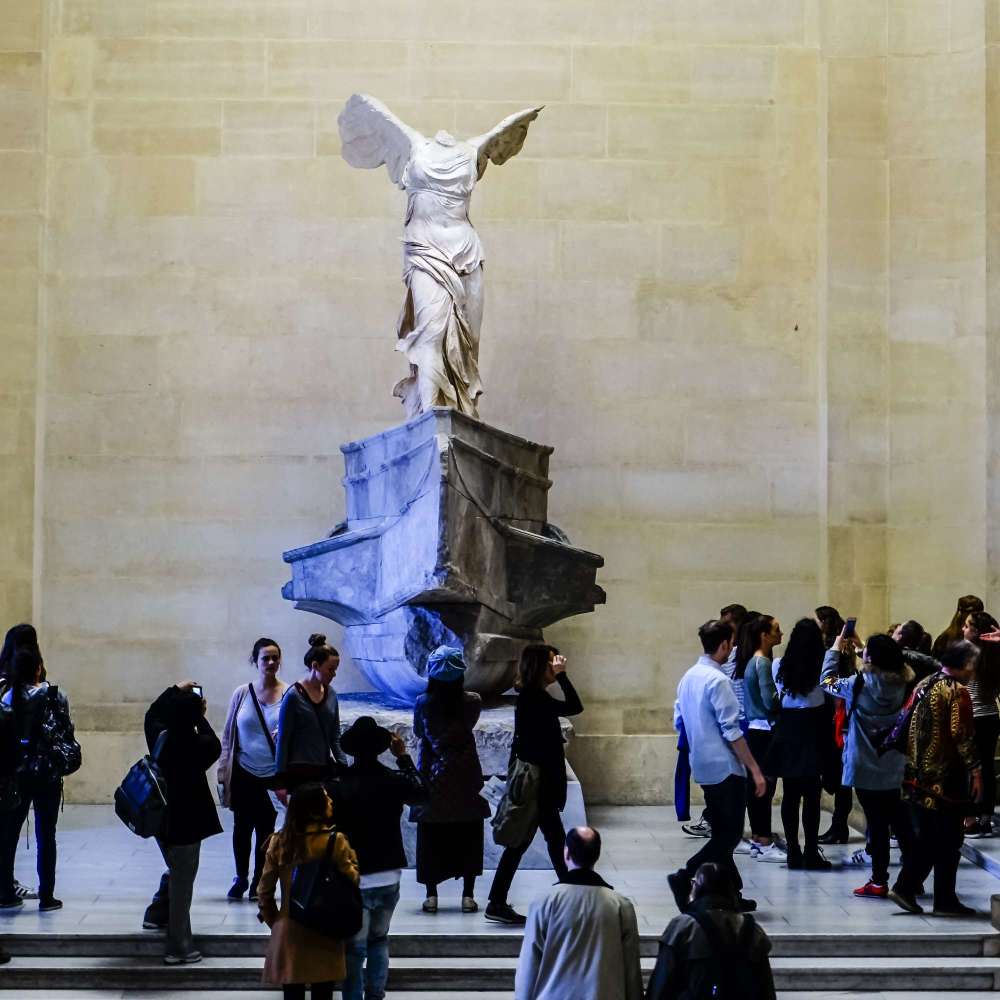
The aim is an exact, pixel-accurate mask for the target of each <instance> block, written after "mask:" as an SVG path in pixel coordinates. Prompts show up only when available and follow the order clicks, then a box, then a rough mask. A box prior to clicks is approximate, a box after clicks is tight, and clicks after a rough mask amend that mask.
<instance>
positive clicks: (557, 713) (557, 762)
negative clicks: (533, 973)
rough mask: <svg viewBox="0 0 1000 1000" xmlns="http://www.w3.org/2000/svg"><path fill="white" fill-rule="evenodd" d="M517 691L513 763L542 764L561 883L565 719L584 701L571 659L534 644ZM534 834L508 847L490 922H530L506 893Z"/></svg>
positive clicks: (543, 801) (542, 802)
mask: <svg viewBox="0 0 1000 1000" xmlns="http://www.w3.org/2000/svg"><path fill="white" fill-rule="evenodd" d="M551 684H558V685H559V687H560V688H562V693H563V698H562V699H559V698H553V697H552V695H550V694H549V693H548V691H546V690H545V689H546V688H547V687H549V685H551ZM517 688H518V691H519V695H518V699H517V706H516V708H515V709H514V743H513V746H512V747H511V758H510V763H511V766H513V764H514V759H515V758H517V759H518V760H522V761H524V762H525V763H526V764H537V765H538V767H539V768H540V770H541V781H540V784H539V790H538V828H539V829H541V831H542V836H544V837H545V845H546V847H548V849H549V857H550V858H551V860H552V867H553V869H554V870H555V873H556V875H558V876H559V878H560V879H562V878H563V877H564V876H565V875H566V862H565V860H564V858H563V847H564V845H565V842H566V831H565V829H564V828H563V824H562V816H561V813H562V811H563V809H564V808H565V806H566V753H565V751H564V749H563V736H562V723H561V722H560V718H561V717H563V716H570V715H579V714H580V713H581V712H582V711H583V702H581V701H580V696H579V695H578V694H577V693H576V688H574V687H573V685H572V684H571V683H570V679H569V678H568V677H567V676H566V657H565V656H560V655H559V650H557V649H556V648H555V647H553V646H544V645H537V646H529V647H528V648H527V649H526V650H525V651H524V653H523V655H522V657H521V666H520V670H519V671H518V681H517ZM534 836H535V830H534V829H532V830H531V832H530V834H529V835H528V838H527V840H525V842H524V843H523V844H521V845H520V846H519V847H507V848H505V849H504V852H503V855H502V856H501V858H500V863H499V864H498V865H497V872H496V875H495V876H494V878H493V887H492V888H491V889H490V902H489V905H488V906H487V907H486V914H485V916H486V919H487V920H493V921H495V922H497V923H501V924H523V923H524V922H525V918H524V917H523V916H522V915H521V914H519V913H516V912H515V911H514V910H513V908H512V907H511V906H510V904H509V903H508V902H507V893H508V892H510V884H511V882H513V880H514V874H515V873H516V872H517V866H518V865H519V864H520V863H521V858H523V857H524V853H525V851H527V849H528V847H529V846H530V845H531V841H532V840H533V839H534Z"/></svg>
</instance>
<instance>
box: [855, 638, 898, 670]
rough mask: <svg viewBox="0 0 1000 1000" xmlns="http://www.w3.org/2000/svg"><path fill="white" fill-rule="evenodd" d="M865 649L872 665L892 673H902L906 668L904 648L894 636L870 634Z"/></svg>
mask: <svg viewBox="0 0 1000 1000" xmlns="http://www.w3.org/2000/svg"><path fill="white" fill-rule="evenodd" d="M865 651H866V652H867V653H868V659H869V660H870V661H871V664H872V666H874V667H875V668H876V669H878V670H885V671H888V672H889V673H891V674H901V673H902V672H903V671H904V670H905V669H906V662H905V661H904V660H903V649H902V647H901V646H900V645H899V644H898V643H897V642H895V641H893V638H892V636H888V635H881V634H876V635H873V636H869V638H868V642H867V643H865Z"/></svg>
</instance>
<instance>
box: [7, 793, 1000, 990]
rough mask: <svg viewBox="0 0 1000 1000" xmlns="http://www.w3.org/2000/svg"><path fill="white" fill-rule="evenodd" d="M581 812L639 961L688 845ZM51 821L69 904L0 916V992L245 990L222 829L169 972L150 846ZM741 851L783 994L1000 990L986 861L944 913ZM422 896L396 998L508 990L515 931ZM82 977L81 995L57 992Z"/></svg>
mask: <svg viewBox="0 0 1000 1000" xmlns="http://www.w3.org/2000/svg"><path fill="white" fill-rule="evenodd" d="M590 816H591V821H592V822H593V823H594V824H595V825H596V826H597V827H598V828H599V829H600V830H601V833H602V836H603V838H604V845H605V846H604V857H603V859H602V864H601V866H600V869H601V871H602V872H603V874H604V875H605V877H606V878H607V879H608V881H610V882H611V883H613V884H614V885H615V887H616V888H618V889H620V890H622V891H624V892H625V893H627V894H628V895H629V896H630V897H631V898H632V899H633V900H634V901H635V903H636V906H637V910H638V915H639V923H640V931H641V933H642V934H643V937H644V949H643V954H644V956H645V957H644V960H643V964H644V966H645V967H647V968H648V967H649V966H650V965H651V963H652V956H653V955H654V954H655V939H656V937H657V936H658V935H659V933H660V932H661V931H662V929H663V927H664V925H665V924H666V923H667V921H668V920H669V919H670V918H671V917H672V916H673V915H674V913H675V910H674V907H673V904H672V902H671V900H670V896H669V892H668V890H667V887H666V882H665V877H664V876H665V875H666V873H667V872H669V871H671V870H673V869H674V868H676V867H677V865H678V863H679V862H680V861H681V860H683V859H684V858H685V857H686V856H687V855H688V854H690V853H691V851H692V849H693V848H694V845H695V842H694V841H692V840H691V839H690V838H687V837H685V836H684V835H683V834H682V833H681V832H680V829H679V825H678V824H677V822H676V820H675V819H674V817H673V811H672V810H671V809H668V808H658V807H595V808H593V809H592V810H591V812H590ZM227 818H228V814H227ZM59 830H60V836H59V847H60V856H59V876H58V884H57V894H58V895H59V896H60V897H61V898H62V899H63V900H64V901H65V904H66V905H65V908H64V909H63V910H61V911H59V912H56V913H49V914H39V913H38V912H37V911H36V909H35V904H34V903H32V902H28V903H26V904H25V907H24V909H23V910H21V911H15V912H13V913H4V914H0V938H2V940H3V941H4V942H5V944H6V946H7V947H8V949H9V950H10V951H11V952H12V953H13V954H14V956H15V958H14V961H13V962H12V964H11V965H8V966H6V967H4V968H3V969H0V997H4V996H14V995H17V996H19V997H31V996H35V997H39V998H40V997H42V996H44V997H46V998H49V997H51V998H58V997H67V998H68V997H71V996H74V997H75V996H87V997H91V998H94V997H109V998H110V997H123V996H132V995H141V996H143V997H147V998H148V997H153V996H157V997H168V996H180V995H182V994H181V993H180V992H176V991H175V990H173V989H171V987H172V986H174V985H176V986H177V987H181V988H182V989H187V990H189V991H190V990H198V991H199V992H201V991H206V992H207V991H208V990H212V992H211V993H210V994H208V995H210V996H212V997H213V998H218V1000H227V998H229V997H235V996H237V995H244V994H243V991H244V990H246V989H249V988H251V987H252V986H253V984H254V982H255V979H256V976H257V970H258V969H259V968H260V960H259V958H258V957H257V956H258V955H259V953H260V946H261V943H262V939H261V937H260V935H261V930H262V929H261V927H260V925H259V924H258V923H257V921H256V919H255V909H254V908H253V907H251V906H250V905H249V904H247V903H243V904H229V903H227V902H226V901H225V899H224V894H225V891H226V889H227V888H228V887H229V883H230V879H231V875H232V872H231V863H232V862H231V855H230V852H229V838H228V836H220V837H216V838H213V839H211V840H209V841H207V842H206V843H205V845H204V847H203V852H202V864H201V870H200V872H199V876H198V883H197V888H196V894H195V903H194V906H193V909H192V922H193V924H194V928H195V933H196V935H202V936H203V937H202V947H203V950H204V951H205V953H206V960H205V962H203V963H202V964H201V965H199V966H191V967H188V968H185V969H166V968H165V967H163V966H162V964H160V963H159V961H158V954H159V950H160V943H159V941H158V940H157V935H156V934H155V932H145V933H143V932H142V931H141V930H140V919H141V916H142V911H143V908H144V906H145V904H146V902H147V900H148V897H149V895H150V893H151V892H152V890H153V888H154V887H155V884H156V881H157V879H158V877H159V873H160V871H161V868H162V862H161V860H160V857H159V854H158V852H157V850H156V847H155V845H154V844H152V843H147V842H143V841H140V840H138V839H136V838H135V837H133V836H132V835H131V834H129V833H128V831H127V830H126V829H125V828H124V827H123V826H122V825H121V824H120V823H119V822H118V821H117V820H116V819H115V817H114V815H113V813H112V811H111V809H110V807H103V806H68V807H67V808H66V810H65V813H64V814H63V815H62V816H61V818H60V827H59ZM855 841H856V842H854V843H852V844H851V845H849V846H848V847H839V848H831V849H830V850H829V851H828V856H829V857H831V859H838V858H844V857H846V856H848V855H849V854H850V852H851V851H853V850H855V849H856V848H857V847H858V846H860V844H861V838H860V836H856V838H855ZM738 860H739V863H740V867H741V870H742V871H743V874H744V879H745V881H746V884H747V889H746V891H747V893H748V895H752V896H753V897H755V898H756V899H758V901H759V903H760V910H759V912H758V914H757V916H758V919H759V920H760V922H761V924H762V925H763V926H764V927H765V928H766V929H767V931H768V932H769V933H770V934H771V935H772V937H773V939H774V941H775V959H774V964H775V971H776V977H777V979H778V985H779V989H781V990H782V992H781V996H782V998H790V997H796V996H800V995H801V996H802V997H809V998H811V1000H820V998H832V997H847V996H853V995H856V994H855V993H851V992H847V991H851V990H855V991H859V992H858V994H857V995H864V996H867V997H869V998H872V1000H875V998H877V997H878V996H879V995H882V996H885V997H896V998H900V1000H901V998H902V997H904V996H911V995H913V994H911V993H907V992H905V990H922V991H925V992H923V993H922V995H923V996H928V995H930V993H929V992H927V991H931V992H933V993H934V994H935V995H937V996H942V995H947V991H950V990H956V991H961V992H960V993H958V992H956V994H955V995H956V996H957V995H961V996H963V997H967V998H968V997H976V996H977V995H980V993H981V994H982V995H985V992H986V991H989V990H992V989H996V988H997V987H998V986H1000V960H997V959H995V958H988V957H984V952H988V951H991V950H993V949H992V948H990V947H986V948H984V941H987V939H989V944H993V943H995V942H993V941H992V938H993V936H994V932H993V930H992V928H991V926H990V923H989V920H988V917H987V916H986V914H987V912H988V911H989V907H990V896H991V894H992V893H994V892H998V891H1000V880H998V879H997V878H996V877H995V876H994V875H991V874H990V873H989V872H988V871H986V870H984V869H982V868H979V867H976V866H974V865H972V864H969V863H968V862H963V864H962V869H961V871H960V874H959V892H960V894H961V896H962V898H963V899H964V900H965V901H966V902H967V903H968V904H970V905H972V906H974V907H975V908H976V909H977V910H980V911H982V913H983V916H982V918H981V919H975V920H953V919H943V918H934V917H930V916H916V917H914V916H909V915H906V914H902V913H900V912H898V911H897V910H896V908H895V907H894V906H893V905H892V904H890V903H884V902H881V901H870V900H859V899H855V898H854V897H852V896H851V894H850V890H851V889H853V888H854V887H855V886H856V885H859V884H861V883H862V882H863V881H864V878H863V874H864V873H863V872H861V871H859V870H857V869H845V870H834V871H832V872H829V873H806V872H794V873H793V872H789V871H788V870H787V869H785V868H784V867H782V866H780V865H765V864H761V863H757V862H753V861H750V860H749V859H747V858H740V859H738ZM33 866H34V850H33V847H32V848H31V850H30V851H29V850H28V848H27V847H26V844H25V839H24V838H22V841H21V846H20V850H19V854H18V864H17V871H18V875H19V877H20V878H21V879H22V880H23V881H25V882H27V883H31V884H34V882H35V877H34V872H33ZM550 883H551V875H550V874H549V873H548V872H544V871H528V872H522V873H520V874H519V875H518V876H517V878H516V880H515V882H514V887H513V890H512V893H511V900H512V902H513V903H514V905H515V906H520V907H526V906H527V904H528V902H529V900H530V899H531V898H532V896H533V895H535V894H536V893H537V892H539V891H541V890H542V889H544V888H545V887H546V886H547V885H549V884H550ZM449 888H450V887H449ZM486 892H487V880H486V878H485V877H484V879H483V880H482V881H481V882H480V883H479V887H478V897H479V899H480V901H481V902H482V901H484V900H485V896H486ZM420 898H421V896H420V887H419V886H417V885H415V883H414V881H413V876H412V873H410V872H408V873H406V874H405V876H404V883H403V899H402V901H401V903H400V906H399V908H398V910H397V912H396V916H395V918H394V920H393V937H394V945H393V947H394V954H395V956H396V957H395V958H394V970H396V973H397V975H399V976H400V977H401V978H400V979H399V980H398V985H399V986H400V987H401V990H400V991H396V990H393V991H392V992H391V996H392V997H394V998H397V1000H403V998H405V997H410V996H413V997H414V998H415V997H417V996H427V995H428V993H427V992H423V993H420V992H417V991H420V990H427V989H434V990H435V991H436V992H438V993H439V994H440V993H445V992H446V994H447V995H448V996H450V997H455V998H456V1000H459V998H461V997H472V996H476V997H481V998H489V997H500V996H505V995H509V994H505V993H502V992H497V990H498V989H500V990H502V989H504V988H505V986H506V983H507V982H508V981H509V979H510V976H511V971H512V969H513V967H514V964H515V960H516V959H515V957H516V953H517V943H516V941H517V937H518V933H517V931H514V930H509V929H506V928H500V927H496V926H494V925H491V924H488V923H486V922H485V921H484V920H483V918H482V916H481V915H478V914H477V915H462V914H461V913H460V912H458V907H457V903H458V895H457V891H455V892H450V891H449V892H447V893H446V894H444V895H443V896H442V902H443V906H442V912H440V913H438V914H437V916H435V917H429V916H427V915H425V914H423V913H421V912H420V909H419V900H420ZM452 973H453V974H452ZM178 974H179V975H178ZM193 975H197V976H199V977H201V978H199V979H192V978H191V977H192V976H193ZM491 977H493V978H492V979H491ZM432 982H433V983H434V984H436V985H431V983H432ZM144 984H145V985H146V986H147V987H148V988H147V989H146V990H143V989H141V987H142V986H143V985H144ZM81 987H88V989H86V990H84V991H82V992H64V990H68V989H69V988H72V989H74V990H77V991H79V990H80V988H81ZM152 988H155V991H156V992H155V993H154V992H152V991H151V989H152ZM227 989H228V992H226V990H227ZM236 989H238V990H239V991H240V992H239V993H237V992H233V990H236ZM410 990H415V991H414V992H412V993H411V992H408V991H410ZM463 990H465V992H462V991H463ZM880 990H881V991H883V992H882V993H881V994H880V993H879V991H880ZM886 990H889V991H894V992H885V991H886ZM801 991H808V992H801ZM862 991H867V992H862ZM900 991H904V992H900ZM183 995H186V996H191V995H192V993H191V992H187V993H186V994H183ZM261 995H264V994H261Z"/></svg>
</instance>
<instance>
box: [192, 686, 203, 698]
mask: <svg viewBox="0 0 1000 1000" xmlns="http://www.w3.org/2000/svg"><path fill="white" fill-rule="evenodd" d="M191 693H192V694H196V695H197V696H198V697H199V698H204V697H205V696H204V694H203V693H202V690H201V685H200V684H192V685H191Z"/></svg>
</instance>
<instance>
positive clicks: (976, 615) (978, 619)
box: [966, 611, 1000, 701]
mask: <svg viewBox="0 0 1000 1000" xmlns="http://www.w3.org/2000/svg"><path fill="white" fill-rule="evenodd" d="M966 617H968V618H971V619H972V627H973V628H974V629H975V630H976V634H977V635H982V634H983V633H984V632H994V631H996V629H997V628H1000V625H998V624H997V620H996V619H995V618H994V617H993V615H991V614H990V613H989V612H988V611H973V612H970V613H969V614H968V615H967V616H966ZM973 644H974V645H975V646H976V647H978V649H979V659H978V660H977V661H976V683H977V684H978V685H979V693H980V694H981V695H982V696H983V698H985V699H987V700H988V701H992V700H993V699H994V698H996V696H997V694H1000V646H997V645H996V643H992V642H976V641H975V640H973Z"/></svg>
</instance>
